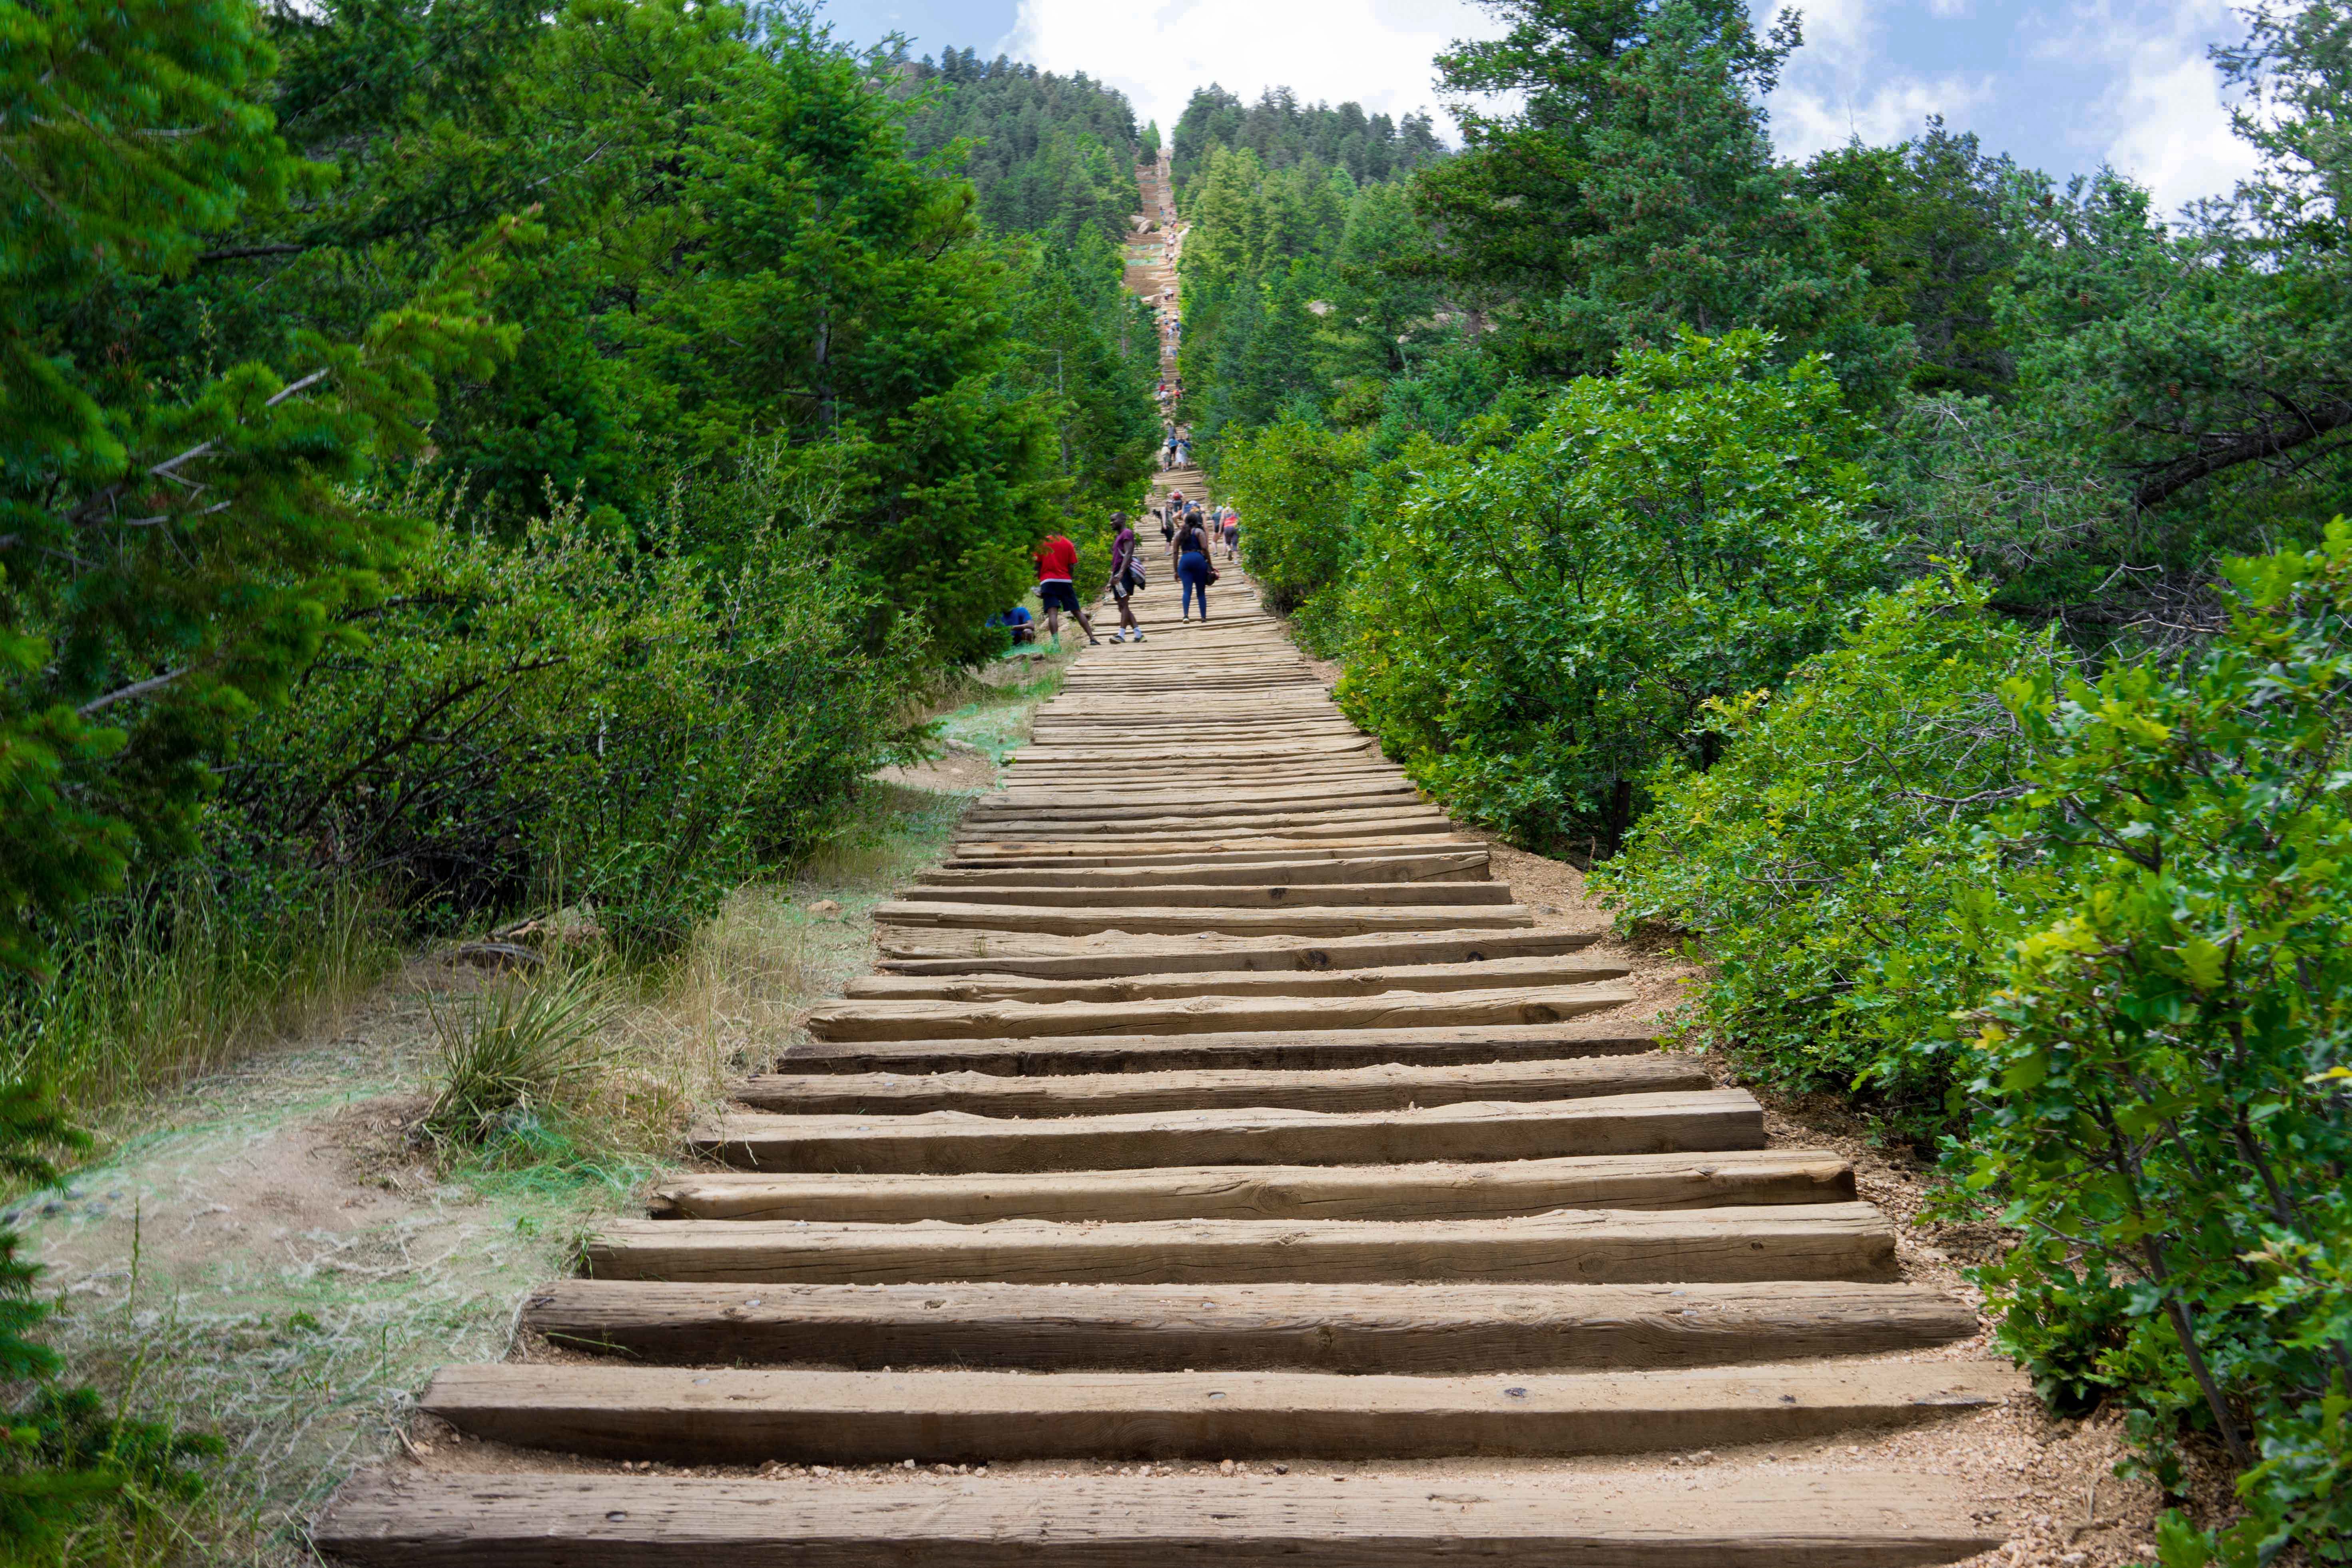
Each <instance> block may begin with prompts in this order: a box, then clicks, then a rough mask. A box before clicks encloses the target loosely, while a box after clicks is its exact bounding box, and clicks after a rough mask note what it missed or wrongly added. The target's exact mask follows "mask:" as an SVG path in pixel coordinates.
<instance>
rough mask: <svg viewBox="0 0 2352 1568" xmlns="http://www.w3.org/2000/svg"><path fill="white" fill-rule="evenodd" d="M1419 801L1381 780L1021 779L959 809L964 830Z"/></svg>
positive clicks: (1367, 807)
mask: <svg viewBox="0 0 2352 1568" xmlns="http://www.w3.org/2000/svg"><path fill="white" fill-rule="evenodd" d="M1402 805H1411V806H1414V807H1419V806H1420V805H1421V797H1420V795H1417V794H1416V793H1414V791H1413V788H1412V785H1410V784H1404V783H1402V781H1399V782H1394V783H1391V782H1389V781H1386V780H1382V781H1379V782H1374V783H1368V784H1357V785H1355V786H1353V787H1350V786H1349V785H1347V784H1338V783H1324V784H1312V785H1306V786H1297V785H1293V786H1289V787H1286V788H1282V789H1278V790H1276V789H1254V790H1251V791H1249V792H1248V793H1246V794H1244V793H1241V792H1238V791H1233V790H1224V789H1219V790H1202V788H1200V787H1199V786H1198V785H1196V784H1187V785H1186V786H1185V787H1184V788H1183V789H1182V790H1181V791H1172V792H1151V793H1146V792H1144V791H1141V790H1133V791H1126V790H1116V791H1087V790H1077V789H1040V788H1036V787H1034V786H1031V785H1027V784H1024V785H1021V786H1019V787H1018V788H1016V789H1014V790H1012V791H1009V792H1007V793H1005V794H1003V795H983V796H982V797H981V798H980V799H979V800H978V801H976V802H974V803H973V805H972V806H971V809H970V810H968V811H966V812H965V813H964V815H963V826H964V827H965V829H966V830H967V831H969V830H971V829H972V828H974V827H978V826H983V825H986V824H990V823H994V822H1001V821H1006V820H1013V821H1018V820H1021V819H1024V818H1031V819H1034V820H1036V821H1040V822H1066V823H1100V824H1103V825H1104V826H1107V827H1116V826H1118V824H1119V823H1122V822H1129V821H1139V820H1142V819H1145V818H1156V819H1161V820H1164V819H1167V818H1170V817H1177V818H1185V817H1198V818H1200V819H1201V820H1202V821H1216V820H1223V821H1231V820H1234V819H1237V818H1243V817H1255V816H1297V815H1299V814H1301V813H1311V812H1323V811H1386V810H1394V809H1396V808H1397V807H1399V806H1402Z"/></svg>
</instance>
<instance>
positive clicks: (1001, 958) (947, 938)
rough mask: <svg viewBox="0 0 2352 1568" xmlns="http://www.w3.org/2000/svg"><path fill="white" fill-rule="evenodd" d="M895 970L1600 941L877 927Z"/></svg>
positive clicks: (1378, 953)
mask: <svg viewBox="0 0 2352 1568" xmlns="http://www.w3.org/2000/svg"><path fill="white" fill-rule="evenodd" d="M875 940H876V942H877V945H878V946H879V947H880V948H881V949H882V955H883V956H882V961H881V969H882V971H883V973H888V974H974V973H989V974H1025V975H1031V976H1034V977H1036V978H1040V979H1071V978H1095V977H1099V976H1104V975H1115V974H1177V973H1192V972H1195V971H1201V970H1212V969H1213V970H1254V971H1268V970H1334V969H1365V968H1375V967H1379V966H1381V965H1395V964H1419V963H1484V962H1486V961H1488V960H1491V959H1502V958H1549V957H1556V956H1558V955H1559V954H1561V953H1568V952H1582V951H1583V950H1584V949H1586V948H1588V947H1590V946H1591V945H1592V944H1593V943H1594V942H1597V941H1599V940H1600V933H1599V932H1598V931H1382V932H1378V933H1375V934H1373V935H1370V936H1360V937H1341V938H1336V939H1333V940H1331V941H1328V942H1317V941H1315V940H1313V939H1311V938H1306V937H1292V936H1227V935H1224V934H1223V933H1221V932H1216V931H1201V932H1196V933H1194V934H1192V935H1191V936H1187V937H1181V938H1176V939H1172V940H1171V939H1168V938H1160V937H1135V936H1129V935H1127V934H1125V933H1123V932H1119V933H1108V932H1107V933H1103V934H1100V935H1095V936H1080V937H1067V936H1049V935H1045V934H1043V933H1039V932H1023V933H1018V934H1006V933H1003V932H994V931H917V930H913V929H911V928H906V927H900V928H896V929H892V928H887V927H886V928H885V929H882V930H878V931H876V932H875Z"/></svg>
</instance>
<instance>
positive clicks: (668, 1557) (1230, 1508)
mask: <svg viewBox="0 0 2352 1568" xmlns="http://www.w3.org/2000/svg"><path fill="white" fill-rule="evenodd" d="M311 1537H312V1539H313V1540H314V1541H315V1542H317V1543H318V1545H319V1547H320V1550H322V1551H324V1552H328V1553H329V1554H331V1555H332V1556H334V1557H337V1558H340V1559H341V1560H342V1561H343V1562H346V1563H352V1564H354V1565H355V1568H480V1565H486V1564H499V1568H877V1564H881V1563H888V1564H892V1565H893V1568H1200V1565H1201V1564H1202V1563H1232V1564H1282V1565H1284V1568H1427V1565H1428V1564H1430V1563H1434V1562H1442V1561H1447V1560H1452V1559H1469V1560H1475V1561H1477V1562H1480V1563H1492V1564H1496V1568H1570V1565H1573V1568H1928V1565H1930V1564H1935V1563H1950V1562H1956V1561H1958V1559H1960V1558H1963V1557H1968V1556H1970V1555H1973V1554H1974V1553H1976V1552H1982V1551H1986V1550H1988V1549H1990V1548H1991V1547H1994V1546H1997V1545H1999V1544H2000V1533H1999V1532H1998V1531H1992V1530H1989V1529H1987V1528H1986V1527H1984V1526H1982V1525H1979V1524H1976V1523H1974V1522H1972V1521H1971V1520H1970V1518H1969V1501H1968V1500H1967V1499H1966V1498H1965V1497H1964V1496H1963V1495H1962V1494H1961V1492H1960V1491H1959V1489H1958V1488H1957V1487H1956V1486H1955V1484H1954V1483H1952V1482H1951V1481H1948V1480H1946V1479H1943V1478H1940V1477H1932V1476H1923V1475H1845V1476H1826V1477H1824V1476H1816V1475H1773V1476H1769V1477H1748V1476H1738V1477H1732V1476H1720V1477H1710V1478H1707V1479H1704V1480H1693V1479H1685V1477H1683V1476H1681V1475H1679V1474H1677V1475H1675V1476H1674V1477H1673V1478H1672V1479H1668V1478H1666V1477H1664V1476H1660V1477H1654V1478H1652V1477H1620V1476H1613V1475H1612V1476H1611V1477H1609V1478H1607V1479H1595V1480H1594V1481H1592V1482H1591V1483H1589V1484H1583V1485H1578V1486H1573V1487H1563V1486H1561V1485H1559V1483H1558V1482H1556V1481H1553V1482H1546V1481H1543V1480H1504V1479H1489V1478H1485V1477H1481V1478H1480V1479H1478V1481H1477V1483H1476V1484H1475V1486H1468V1487H1462V1486H1447V1485H1433V1486H1432V1485H1422V1486H1415V1485H1406V1486H1401V1487H1382V1488H1375V1487H1367V1486H1356V1487H1335V1486H1333V1485H1331V1484H1330V1483H1329V1481H1328V1480H1327V1479H1324V1478H1322V1477H1320V1476H1263V1477H1258V1476H1254V1477H1251V1478H1248V1479H1245V1480H1241V1481H1238V1482H1236V1481H1234V1480H1232V1479H1224V1478H1221V1477H1208V1478H1201V1477H1192V1476H1184V1477H1164V1478H1156V1479H1151V1480H1149V1481H1143V1482H1139V1481H1136V1480H1132V1479H1119V1478H1116V1477H1099V1476H1074V1477H1071V1478H1069V1479H1066V1480H1063V1479H1056V1480H1045V1481H1023V1480H1015V1479H1011V1478H1000V1477H983V1478H980V1479H948V1478H929V1477H925V1478H919V1479H908V1480H907V1481H903V1482H897V1483H893V1484H877V1485H871V1486H865V1487H851V1486H838V1485H824V1484H820V1483H816V1482H813V1481H807V1480H802V1481H790V1480H775V1481H767V1480H723V1479H709V1478H672V1477H666V1476H665V1477H654V1476H620V1475H612V1474H587V1475H580V1474H565V1475H547V1474H529V1473H526V1474H521V1475H463V1474H456V1475H433V1474H418V1473H415V1472H403V1471H377V1472H373V1473H371V1474H369V1475H366V1476H363V1477H362V1478H360V1479H357V1480H355V1481H353V1482H352V1484H350V1485H349V1486H346V1487H345V1488H344V1489H342V1491H341V1492H340V1493H338V1494H337V1496H336V1498H335V1500H334V1502H333V1504H332V1505H331V1507H330V1508H329V1509H328V1510H327V1511H326V1512H325V1513H324V1514H323V1515H321V1516H320V1519H319V1520H318V1521H317V1522H316V1524H315V1525H313V1527H312V1530H311Z"/></svg>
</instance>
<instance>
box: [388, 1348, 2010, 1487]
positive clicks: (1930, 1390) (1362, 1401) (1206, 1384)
mask: <svg viewBox="0 0 2352 1568" xmlns="http://www.w3.org/2000/svg"><path fill="white" fill-rule="evenodd" d="M2027 1386H2028V1385H2027V1384H2026V1382H2025V1380H2024V1378H2023V1376H2022V1374H2021V1373H2018V1372H2017V1371H2016V1370H2014V1369H2013V1368H2010V1367H2005V1366H1994V1365H1992V1364H1990V1363H1985V1362H1965V1361H1956V1362H1935V1361H1926V1362H1906V1361H1886V1362H1874V1361H1855V1362H1846V1363H1834V1364H1829V1365H1808V1366H1767V1367H1700V1368H1694V1369H1690V1370H1686V1371H1671V1372H1666V1371H1642V1372H1605V1373H1488V1374H1486V1375H1484V1376H1477V1377H1403V1376H1394V1375H1389V1374H1363V1375H1357V1376H1347V1375H1339V1374H1334V1373H1312V1372H1247V1371H1234V1370H1221V1371H1215V1372H1196V1373H1181V1372H1178V1373H1048V1374H1045V1375H1042V1376H1034V1377H1031V1376H1023V1375H1021V1374H1019V1373H1003V1372H960V1371H924V1372H888V1373H881V1372H839V1371H827V1370H810V1369H800V1368H793V1369H781V1368H748V1367H715V1366H714V1367H704V1368H694V1367H646V1366H622V1365H617V1364H611V1363H563V1364H532V1363H513V1362H507V1363H496V1364H492V1365H486V1366H448V1367H444V1368H442V1369H441V1370H440V1371H439V1372H438V1373H436V1374H435V1375H434V1378H433V1381H432V1383H431V1384H430V1385H429V1386H428V1387H427V1388H426V1389H425V1393H424V1394H422V1395H421V1396H420V1397H419V1398H418V1400H417V1405H418V1408H420V1409H421V1410H423V1411H425V1413H426V1414H428V1415H436V1416H438V1417H439V1418H440V1419H442V1420H444V1421H446V1422H448V1423H449V1424H450V1425H451V1426H456V1427H457V1428H458V1429H459V1430H460V1431H463V1432H466V1433H467V1434H469V1435H471V1436H476V1437H481V1438H487V1439H489V1440H492V1441H496V1442H501V1443H509V1444H513V1445H516V1446H518V1447H534V1448H553V1449H559V1450H562V1451H563V1452H567V1453H575V1454H585V1455H588V1456H591V1457H593V1458H607V1459H647V1458H663V1459H668V1460H671V1461H673V1462H681V1463H688V1464H738V1465H756V1464H763V1463H767V1462H769V1461H772V1460H784V1461H788V1462H793V1463H802V1464H807V1463H819V1464H845V1465H867V1464H877V1463H895V1462H897V1461H898V1460H901V1459H908V1458H912V1459H916V1460H918V1461H920V1462H922V1463H926V1464H929V1463H932V1462H936V1461H946V1462H948V1463H957V1462H962V1461H973V1460H1003V1459H1048V1458H1072V1457H1077V1456H1085V1457H1087V1458H1121V1459H1137V1458H1155V1459H1157V1458H1261V1457H1264V1458H1273V1457H1276V1456H1284V1457H1290V1458H1297V1457H1310V1458H1347V1459H1362V1458H1399V1459H1402V1458H1445V1457H1449V1456H1454V1455H1485V1456H1496V1457H1502V1456H1511V1457H1536V1456H1547V1455H1577V1454H1629V1453H1642V1452H1650V1451H1661V1450H1688V1449H1692V1448H1702V1447H1721V1446H1725V1445H1729V1444H1735V1443H1766V1442H1788V1441H1794V1440H1798V1439H1802V1438H1808V1437H1820V1436H1825V1435H1827V1434H1829V1433H1832V1432H1843V1431H1849V1430H1853V1429H1856V1428H1865V1427H1887V1426H1904V1425H1908V1424H1911V1423H1915V1422H1918V1421H1923V1420H1931V1419H1934V1418H1936V1417H1938V1416H1945V1415H1953V1414H1956V1413H1958V1412H1962V1411H1968V1410H1979V1409H1983V1408H1985V1407H1986V1406H1988V1405H1997V1404H2000V1402H2001V1401H2003V1400H2005V1399H2007V1398H2008V1397H2009V1396H2010V1395H2011V1394H2016V1393H2019V1392H2021V1391H2022V1390H2023V1389H2025V1388H2026V1387H2027Z"/></svg>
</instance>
